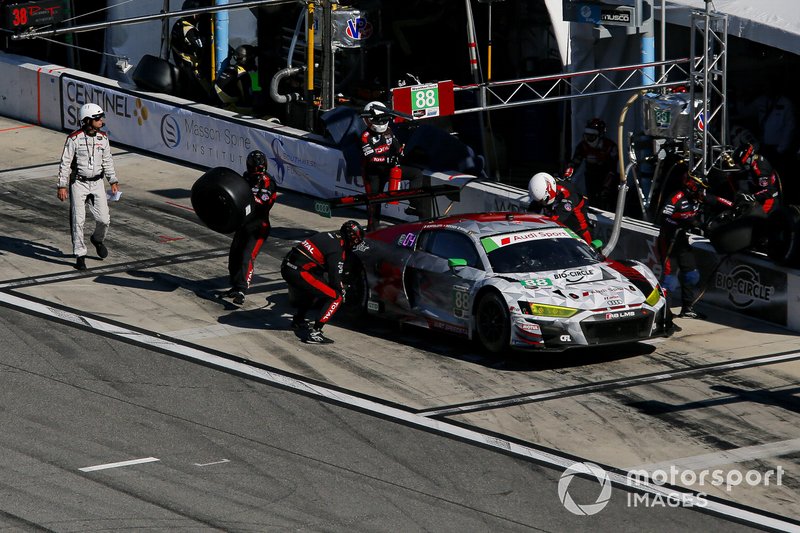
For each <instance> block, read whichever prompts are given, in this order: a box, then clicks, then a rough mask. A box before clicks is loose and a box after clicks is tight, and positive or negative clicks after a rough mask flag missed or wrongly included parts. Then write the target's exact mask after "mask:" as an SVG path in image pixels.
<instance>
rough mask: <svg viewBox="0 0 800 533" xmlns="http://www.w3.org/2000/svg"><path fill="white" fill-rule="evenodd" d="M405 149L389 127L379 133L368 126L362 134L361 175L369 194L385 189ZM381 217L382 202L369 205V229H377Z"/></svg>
mask: <svg viewBox="0 0 800 533" xmlns="http://www.w3.org/2000/svg"><path fill="white" fill-rule="evenodd" d="M402 151H403V147H402V145H401V144H400V141H398V140H397V137H395V136H394V133H392V130H391V128H387V129H386V131H384V132H383V133H377V132H374V131H372V130H371V129H369V128H367V130H366V131H364V133H362V134H361V155H362V158H361V177H362V179H363V180H364V190H365V191H366V193H367V194H372V193H377V192H381V191H383V188H384V186H385V185H386V183H388V181H389V172H390V171H391V170H392V167H394V166H395V165H396V164H397V162H398V158H399V156H400V155H401V153H402ZM380 219H381V204H379V203H376V204H370V205H369V206H367V230H368V231H372V230H374V229H377V227H378V223H379V222H380Z"/></svg>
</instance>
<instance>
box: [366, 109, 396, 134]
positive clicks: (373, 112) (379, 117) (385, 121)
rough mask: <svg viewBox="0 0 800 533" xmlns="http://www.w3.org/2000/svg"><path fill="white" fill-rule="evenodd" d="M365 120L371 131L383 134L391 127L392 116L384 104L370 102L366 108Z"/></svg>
mask: <svg viewBox="0 0 800 533" xmlns="http://www.w3.org/2000/svg"><path fill="white" fill-rule="evenodd" d="M364 115H366V116H365V120H366V121H367V126H369V129H371V130H372V131H374V132H376V133H383V132H384V131H386V129H387V128H388V127H389V122H391V120H392V115H390V114H389V113H387V112H386V105H385V104H384V103H383V102H370V103H368V104H367V105H365V106H364Z"/></svg>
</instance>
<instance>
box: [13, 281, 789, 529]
mask: <svg viewBox="0 0 800 533" xmlns="http://www.w3.org/2000/svg"><path fill="white" fill-rule="evenodd" d="M0 302H2V303H4V304H6V305H8V306H10V307H14V308H18V309H25V310H27V311H29V312H33V313H36V314H39V315H42V316H45V317H53V318H60V319H61V320H65V319H66V320H68V321H69V322H75V323H82V324H85V326H86V327H89V328H92V329H94V330H96V331H99V332H102V333H104V334H106V335H111V336H116V337H118V338H120V339H126V340H129V341H132V342H136V343H138V344H140V345H147V346H152V347H156V348H158V349H159V350H163V351H168V352H172V353H174V354H176V355H179V356H181V357H183V358H186V359H191V360H195V361H201V362H203V363H204V364H206V365H209V366H216V367H219V368H225V369H227V370H231V371H234V372H237V373H239V374H242V375H245V376H250V377H252V378H255V379H259V380H262V381H265V382H268V383H274V384H277V385H280V386H282V387H284V388H288V389H294V390H297V391H302V392H303V394H306V395H309V396H316V397H317V398H319V399H323V400H328V401H333V402H336V403H339V404H342V405H347V406H351V407H355V408H358V409H360V410H363V411H366V412H371V413H375V414H378V415H380V416H381V417H384V418H390V419H394V420H396V421H399V422H402V423H405V424H407V425H409V426H414V427H418V428H423V429H426V430H428V431H432V432H435V433H439V434H443V435H449V436H451V437H455V438H458V439H461V440H464V441H468V442H473V443H475V444H480V445H482V446H486V447H489V448H493V449H495V450H499V451H502V452H503V453H506V454H509V455H513V456H516V457H520V458H523V459H526V460H533V461H537V462H540V463H544V464H547V465H550V466H551V467H556V468H560V469H562V470H566V469H567V468H569V467H571V466H573V465H574V464H576V462H575V459H573V458H571V457H567V456H564V455H560V454H559V453H558V452H557V451H556V450H550V451H546V450H540V449H537V448H534V447H532V446H526V445H524V444H520V443H518V442H514V441H510V440H506V439H503V438H500V437H496V436H493V435H486V434H483V433H481V432H479V431H477V430H474V429H470V428H466V427H462V426H458V425H455V424H450V423H448V422H446V421H444V420H437V419H432V418H428V417H425V416H420V415H418V414H416V413H414V412H412V411H410V410H406V409H401V408H399V407H393V406H389V405H383V404H381V403H379V402H376V401H374V400H370V399H367V398H361V397H358V396H353V395H351V394H348V393H347V392H344V391H338V390H334V389H329V388H327V387H324V386H322V385H318V384H315V383H310V382H307V381H303V380H301V379H298V378H295V377H293V376H286V375H283V374H279V373H277V372H272V371H270V370H267V369H265V368H258V367H254V366H250V365H248V364H246V363H243V362H239V361H231V360H229V359H226V358H224V357H220V356H218V355H214V354H211V353H208V352H205V351H203V350H201V349H199V348H196V347H193V346H184V345H181V344H178V343H175V342H172V341H171V340H169V339H166V338H163V337H159V334H158V333H153V334H148V333H146V332H139V331H134V330H130V329H127V328H124V327H121V326H116V325H114V324H109V323H107V322H104V321H102V320H98V319H96V318H91V317H86V316H81V315H78V314H74V313H70V312H68V311H64V310H57V309H54V308H52V307H49V306H47V305H45V304H42V303H39V302H34V301H29V300H26V299H24V298H21V297H18V296H15V295H13V294H8V293H5V292H0ZM65 314H74V317H71V318H65V316H64V315H65ZM607 475H608V479H609V480H610V481H611V482H612V483H614V484H616V485H620V486H628V487H630V488H632V489H634V490H639V491H643V492H648V493H651V494H658V495H660V498H662V499H663V500H664V501H678V502H680V501H687V499H688V500H691V498H693V497H694V496H695V495H694V493H693V492H691V491H689V490H685V489H680V488H676V489H672V488H669V487H663V486H660V485H657V484H653V483H648V482H646V481H640V480H638V479H635V478H631V477H630V476H627V475H626V474H625V473H619V472H607ZM704 510H705V511H709V512H712V513H716V514H718V515H722V516H727V517H729V518H731V519H733V520H737V521H740V522H745V523H747V524H753V525H755V526H757V527H760V528H771V529H775V530H778V531H797V525H796V524H793V523H792V522H789V521H786V520H782V519H781V518H780V517H775V516H772V515H769V514H762V513H759V512H758V511H753V510H749V509H742V508H741V507H738V506H736V505H735V504H732V503H727V502H724V501H717V500H711V499H709V500H707V502H706V505H705V506H704Z"/></svg>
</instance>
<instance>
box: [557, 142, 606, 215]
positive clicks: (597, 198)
mask: <svg viewBox="0 0 800 533" xmlns="http://www.w3.org/2000/svg"><path fill="white" fill-rule="evenodd" d="M600 141H601V142H600V146H598V147H597V148H594V147H593V146H592V145H590V144H589V143H588V142H586V141H585V140H582V141H581V142H579V143H578V146H576V147H575V153H573V154H572V160H571V161H570V162H569V166H568V167H567V169H566V170H565V171H564V177H565V178H569V177H571V176H572V174H573V173H574V172H575V170H576V169H578V168H579V167H580V166H581V163H584V162H585V163H586V166H585V168H584V171H583V172H584V180H585V184H586V196H587V197H588V198H589V204H590V205H592V206H594V207H598V208H600V209H604V210H607V211H608V210H611V209H613V206H614V184H615V181H618V180H619V178H618V174H617V166H618V164H619V163H618V161H619V149H618V148H617V143H615V142H614V141H612V140H611V139H609V138H607V137H603V138H602V139H600Z"/></svg>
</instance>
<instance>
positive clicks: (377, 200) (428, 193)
mask: <svg viewBox="0 0 800 533" xmlns="http://www.w3.org/2000/svg"><path fill="white" fill-rule="evenodd" d="M436 196H446V197H447V199H448V200H450V201H451V202H458V201H459V199H460V197H461V188H460V187H458V186H457V185H447V184H444V185H432V186H430V185H429V186H425V187H419V188H416V189H399V190H396V191H383V192H376V193H372V194H353V195H351V196H339V197H337V198H329V199H327V200H317V201H316V202H314V211H316V212H317V214H319V215H321V216H323V217H326V218H331V211H333V210H334V209H336V208H338V207H356V206H361V205H366V206H369V205H372V204H382V203H386V202H397V201H398V200H415V199H417V198H434V197H436ZM431 203H432V204H433V206H434V209H435V210H437V211H438V208H437V207H436V202H431ZM434 216H436V217H438V216H439V213H434Z"/></svg>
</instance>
